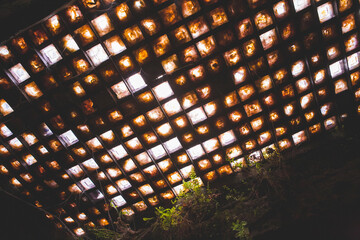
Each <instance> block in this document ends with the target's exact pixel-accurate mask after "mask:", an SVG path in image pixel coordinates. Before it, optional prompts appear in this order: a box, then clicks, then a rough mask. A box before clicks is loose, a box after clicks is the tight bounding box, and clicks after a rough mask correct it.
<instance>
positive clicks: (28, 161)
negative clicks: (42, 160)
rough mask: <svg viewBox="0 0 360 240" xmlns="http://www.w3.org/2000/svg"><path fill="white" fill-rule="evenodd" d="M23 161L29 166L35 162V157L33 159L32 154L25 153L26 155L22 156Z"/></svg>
mask: <svg viewBox="0 0 360 240" xmlns="http://www.w3.org/2000/svg"><path fill="white" fill-rule="evenodd" d="M24 161H25V162H26V164H27V165H29V166H31V165H33V164H35V163H37V161H36V159H35V158H34V156H33V155H31V154H29V155H26V156H25V157H24Z"/></svg>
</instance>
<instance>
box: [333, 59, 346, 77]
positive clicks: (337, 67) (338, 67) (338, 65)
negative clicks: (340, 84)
mask: <svg viewBox="0 0 360 240" xmlns="http://www.w3.org/2000/svg"><path fill="white" fill-rule="evenodd" d="M329 68H330V74H331V77H333V78H334V77H337V76H339V75H341V74H343V73H344V64H343V62H342V60H339V61H337V62H334V63H333V64H331V65H330V66H329Z"/></svg>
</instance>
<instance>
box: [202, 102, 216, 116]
mask: <svg viewBox="0 0 360 240" xmlns="http://www.w3.org/2000/svg"><path fill="white" fill-rule="evenodd" d="M204 109H205V112H206V114H207V115H208V117H212V116H214V115H215V113H216V110H217V106H216V103H215V102H209V103H207V104H205V105H204Z"/></svg>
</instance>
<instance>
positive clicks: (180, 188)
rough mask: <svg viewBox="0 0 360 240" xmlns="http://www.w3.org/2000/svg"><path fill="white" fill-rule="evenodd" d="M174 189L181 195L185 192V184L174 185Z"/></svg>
mask: <svg viewBox="0 0 360 240" xmlns="http://www.w3.org/2000/svg"><path fill="white" fill-rule="evenodd" d="M173 190H174V192H175V194H176V195H178V196H179V195H181V194H182V193H183V192H184V185H183V184H180V185H177V186H176V187H173Z"/></svg>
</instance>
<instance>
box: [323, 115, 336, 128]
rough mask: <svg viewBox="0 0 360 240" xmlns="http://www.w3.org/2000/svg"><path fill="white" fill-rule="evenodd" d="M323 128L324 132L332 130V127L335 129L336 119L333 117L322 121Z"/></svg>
mask: <svg viewBox="0 0 360 240" xmlns="http://www.w3.org/2000/svg"><path fill="white" fill-rule="evenodd" d="M324 126H325V129H326V130H329V129H332V128H334V127H336V118H335V117H331V118H328V119H326V120H325V121H324Z"/></svg>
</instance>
